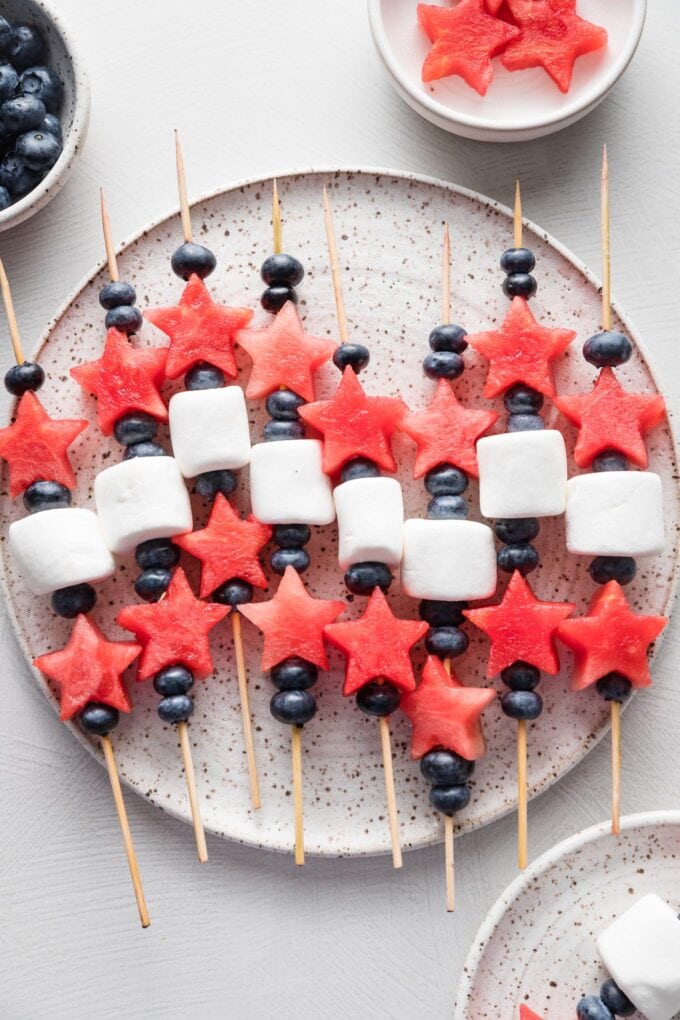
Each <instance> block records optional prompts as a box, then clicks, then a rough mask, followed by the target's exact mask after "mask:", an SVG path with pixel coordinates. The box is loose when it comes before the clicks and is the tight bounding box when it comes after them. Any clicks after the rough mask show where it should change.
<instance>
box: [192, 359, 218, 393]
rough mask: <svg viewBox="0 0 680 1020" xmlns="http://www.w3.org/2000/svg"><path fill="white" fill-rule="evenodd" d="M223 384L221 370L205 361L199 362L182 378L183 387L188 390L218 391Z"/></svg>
mask: <svg viewBox="0 0 680 1020" xmlns="http://www.w3.org/2000/svg"><path fill="white" fill-rule="evenodd" d="M224 383H225V378H224V372H223V371H222V369H221V368H218V367H217V366H216V365H211V364H209V362H207V361H199V362H198V364H196V365H194V367H193V368H190V369H189V371H188V372H187V374H186V375H185V376H184V385H185V386H186V388H187V389H188V390H219V389H220V388H221V387H222V386H224Z"/></svg>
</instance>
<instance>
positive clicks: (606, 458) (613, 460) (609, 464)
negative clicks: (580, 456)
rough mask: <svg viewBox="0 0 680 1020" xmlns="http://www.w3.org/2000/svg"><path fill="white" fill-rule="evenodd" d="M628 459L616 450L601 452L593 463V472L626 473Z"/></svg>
mask: <svg viewBox="0 0 680 1020" xmlns="http://www.w3.org/2000/svg"><path fill="white" fill-rule="evenodd" d="M627 470H628V458H627V457H626V456H625V455H624V454H623V453H619V452H618V451H617V450H603V451H602V453H598V455H597V457H595V459H594V461H593V471H627Z"/></svg>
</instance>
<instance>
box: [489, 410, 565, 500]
mask: <svg viewBox="0 0 680 1020" xmlns="http://www.w3.org/2000/svg"><path fill="white" fill-rule="evenodd" d="M477 461H478V463H479V505H480V507H481V510H482V514H483V515H484V517H511V518H514V517H554V516H556V515H557V514H562V513H564V507H565V503H566V498H567V451H566V449H565V446H564V439H563V438H562V434H561V433H560V432H556V431H555V430H554V429H544V430H541V431H538V432H506V433H504V434H503V435H499V436H485V437H484V438H483V439H480V440H479V442H478V443H477Z"/></svg>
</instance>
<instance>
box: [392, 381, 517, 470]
mask: <svg viewBox="0 0 680 1020" xmlns="http://www.w3.org/2000/svg"><path fill="white" fill-rule="evenodd" d="M497 418H498V415H497V414H496V412H495V411H473V410H471V409H469V408H467V407H463V405H462V404H461V403H459V401H458V400H457V399H456V396H455V394H454V392H453V390H452V389H451V387H450V386H449V384H448V383H447V382H446V380H445V379H440V380H439V382H438V383H437V388H436V389H435V391H434V395H433V397H432V399H431V400H430V403H429V404H428V406H427V410H425V411H418V412H417V413H416V414H409V415H407V416H406V417H405V418H402V420H401V421H400V423H399V431H400V432H405V433H406V435H407V436H410V437H411V439H414V440H415V442H416V445H417V447H418V453H417V456H416V462H415V466H414V469H413V477H414V478H420V477H421V476H422V475H424V474H425V473H426V472H427V471H429V470H430V469H431V468H433V467H437V465H439V464H453V465H454V466H455V467H457V468H460V470H461V471H465V472H466V473H467V474H468V475H472V477H473V478H478V477H479V469H478V467H477V454H476V451H475V444H476V443H477V440H478V439H479V437H480V436H482V435H484V433H485V432H487V431H488V430H489V429H490V428H491V426H492V425H493V423H494V422H495V421H496V419H497Z"/></svg>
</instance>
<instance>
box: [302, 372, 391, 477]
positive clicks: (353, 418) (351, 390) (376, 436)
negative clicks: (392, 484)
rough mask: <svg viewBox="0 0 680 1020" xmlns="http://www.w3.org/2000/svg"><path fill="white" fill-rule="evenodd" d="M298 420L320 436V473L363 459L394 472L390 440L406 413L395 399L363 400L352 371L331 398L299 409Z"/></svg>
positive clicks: (363, 396) (347, 373)
mask: <svg viewBox="0 0 680 1020" xmlns="http://www.w3.org/2000/svg"><path fill="white" fill-rule="evenodd" d="M299 410H300V417H301V418H303V419H304V420H305V421H306V422H307V424H308V425H312V426H313V427H314V428H315V429H316V430H317V431H318V432H321V434H322V435H323V470H324V471H325V472H326V474H327V475H334V474H337V472H338V471H340V469H341V468H342V466H343V465H344V464H346V463H347V461H348V460H353V459H354V458H355V457H367V458H368V459H369V460H372V461H374V462H375V463H376V464H377V465H378V467H380V468H382V469H383V470H384V471H396V470H397V464H396V461H395V459H394V457H393V456H392V448H391V445H390V439H391V437H392V435H393V433H394V431H395V429H396V428H397V425H398V423H399V421H400V420H401V419H402V418H403V416H404V414H405V413H406V411H407V410H408V408H407V407H406V404H405V403H404V401H403V400H399V399H398V398H397V397H367V396H366V394H365V393H364V390H363V387H362V385H361V383H360V382H359V379H358V378H357V375H356V373H355V372H354V371H353V369H351V368H349V367H347V368H346V369H345V371H344V373H343V376H342V379H341V380H340V385H339V386H338V388H337V390H336V392H335V396H333V397H332V398H331V399H330V400H317V401H316V402H315V403H313V404H307V405H306V406H304V407H301V408H300V409H299Z"/></svg>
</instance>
